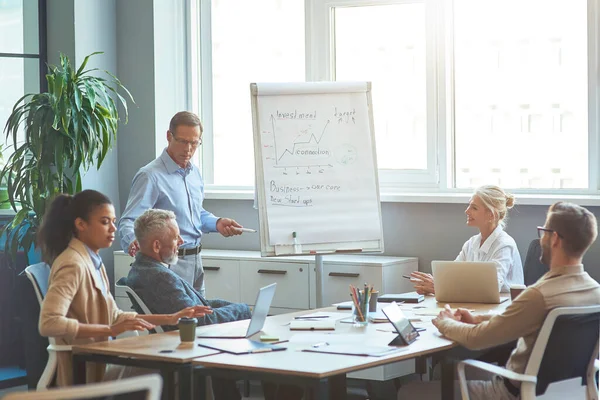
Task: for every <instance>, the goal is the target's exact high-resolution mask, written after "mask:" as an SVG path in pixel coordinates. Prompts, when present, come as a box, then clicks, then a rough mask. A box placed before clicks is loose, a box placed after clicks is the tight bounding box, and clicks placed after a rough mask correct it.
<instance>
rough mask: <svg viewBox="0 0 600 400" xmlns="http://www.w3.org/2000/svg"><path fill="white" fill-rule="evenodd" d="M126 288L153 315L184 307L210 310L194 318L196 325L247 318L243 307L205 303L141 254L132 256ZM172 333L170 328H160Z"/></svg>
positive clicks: (183, 284) (184, 284) (165, 268)
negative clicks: (200, 306)
mask: <svg viewBox="0 0 600 400" xmlns="http://www.w3.org/2000/svg"><path fill="white" fill-rule="evenodd" d="M127 286H129V287H130V288H132V289H133V290H134V291H135V292H136V293H137V295H138V296H140V298H141V299H142V301H143V302H144V303H145V304H146V306H147V307H148V308H149V309H150V311H151V312H152V313H153V314H172V313H175V312H177V311H179V310H181V309H183V308H185V307H191V306H199V305H203V306H211V307H212V308H213V313H212V314H207V315H205V316H204V317H199V318H198V325H210V324H219V323H222V322H231V321H239V320H242V319H249V318H250V317H251V312H250V308H249V307H248V305H247V304H242V303H230V302H228V301H225V300H206V299H205V298H204V297H202V296H201V295H200V293H199V292H198V291H197V290H196V289H194V288H193V287H192V286H191V285H190V284H189V283H187V282H186V281H185V280H184V279H183V278H181V277H180V276H179V275H177V274H176V273H175V272H173V271H171V270H170V269H169V268H168V267H167V266H166V265H165V264H163V263H160V262H158V261H157V260H155V259H153V258H151V257H148V256H146V255H144V254H142V253H141V252H138V253H137V254H136V256H135V261H134V262H133V264H131V270H129V275H128V276H127ZM163 329H165V330H174V329H176V327H174V326H163Z"/></svg>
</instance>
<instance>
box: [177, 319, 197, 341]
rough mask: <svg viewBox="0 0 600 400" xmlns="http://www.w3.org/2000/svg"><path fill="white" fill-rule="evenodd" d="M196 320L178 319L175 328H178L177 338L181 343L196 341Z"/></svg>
mask: <svg viewBox="0 0 600 400" xmlns="http://www.w3.org/2000/svg"><path fill="white" fill-rule="evenodd" d="M196 324H198V320H197V319H196V318H179V322H178V323H177V326H178V327H179V338H180V339H181V341H182V342H193V341H194V340H196Z"/></svg>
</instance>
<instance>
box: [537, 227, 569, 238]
mask: <svg viewBox="0 0 600 400" xmlns="http://www.w3.org/2000/svg"><path fill="white" fill-rule="evenodd" d="M544 232H550V233H552V232H556V231H555V230H554V229H548V228H544V227H543V226H538V227H537V233H538V238H540V239H541V238H542V236H544ZM556 234H557V235H558V237H559V238H561V239H562V237H563V236H562V235H561V234H560V233H558V232H556Z"/></svg>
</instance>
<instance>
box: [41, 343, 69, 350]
mask: <svg viewBox="0 0 600 400" xmlns="http://www.w3.org/2000/svg"><path fill="white" fill-rule="evenodd" d="M71 347H72V346H69V345H66V344H51V345H48V347H47V350H48V351H71Z"/></svg>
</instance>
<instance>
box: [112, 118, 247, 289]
mask: <svg viewBox="0 0 600 400" xmlns="http://www.w3.org/2000/svg"><path fill="white" fill-rule="evenodd" d="M167 141H168V145H167V148H166V149H164V150H163V152H162V154H161V155H160V156H159V157H158V158H156V159H155V160H154V161H152V162H150V163H149V164H147V165H146V166H144V167H142V168H141V169H140V170H139V171H138V172H137V174H136V175H135V176H134V178H133V182H132V184H131V191H130V192H129V199H128V200H127V206H126V207H125V211H124V212H123V215H122V216H121V219H120V220H119V232H120V234H121V247H122V248H123V250H124V251H126V252H127V253H129V255H131V256H135V254H136V252H137V251H138V250H139V244H138V242H137V240H136V239H135V234H134V230H133V223H134V221H135V219H136V218H137V217H139V216H140V215H141V214H142V213H143V212H144V211H146V210H148V209H150V208H160V209H163V210H170V211H173V212H174V213H175V215H176V217H177V222H178V224H179V229H180V231H181V237H182V238H183V245H182V246H181V247H180V249H179V254H178V255H179V261H178V262H177V264H174V265H172V266H171V269H172V270H173V271H174V272H175V273H176V274H178V275H179V276H181V277H182V278H183V279H185V280H186V281H187V282H188V283H190V284H191V285H192V286H193V287H194V288H195V289H196V290H198V291H199V292H200V294H202V296H204V295H205V288H204V269H203V268H202V260H201V258H200V251H201V249H202V243H201V240H202V235H203V234H204V233H209V232H219V233H220V234H221V235H223V236H225V237H228V236H233V235H239V234H241V233H242V231H241V230H240V229H237V228H241V225H240V224H238V223H237V222H236V221H234V220H233V219H230V218H219V217H216V216H214V215H213V214H211V213H210V212H208V211H206V210H205V209H204V208H203V207H202V202H203V200H204V181H203V180H202V176H201V175H200V171H199V169H198V167H197V166H195V165H194V164H193V163H192V162H191V160H192V157H193V156H194V153H195V152H196V149H197V148H198V146H200V145H201V144H202V123H201V122H200V118H198V116H197V115H196V114H194V113H191V112H188V111H181V112H178V113H177V114H175V116H173V118H172V119H171V122H170V123H169V130H168V131H167Z"/></svg>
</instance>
